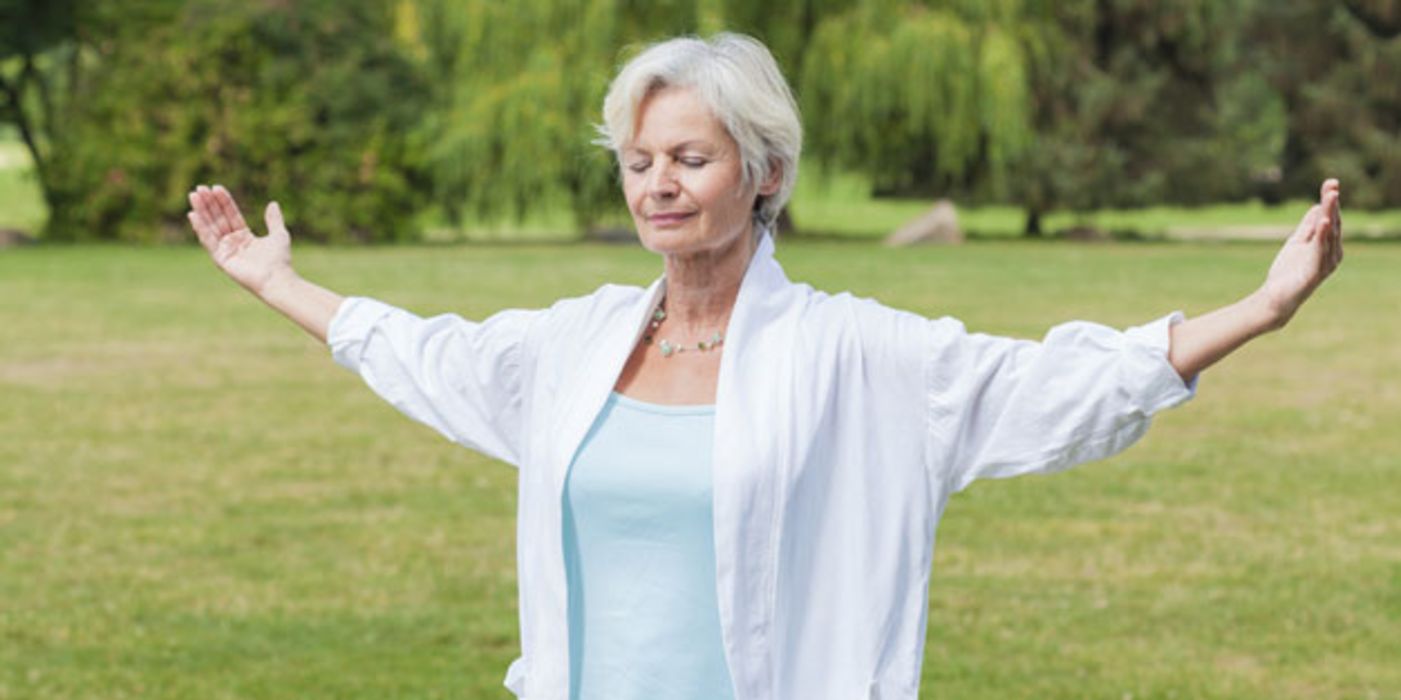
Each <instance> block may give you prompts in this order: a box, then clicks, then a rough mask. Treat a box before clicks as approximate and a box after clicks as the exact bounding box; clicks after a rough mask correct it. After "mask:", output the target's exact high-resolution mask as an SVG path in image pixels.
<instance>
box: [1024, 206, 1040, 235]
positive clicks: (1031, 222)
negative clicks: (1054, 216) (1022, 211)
mask: <svg viewBox="0 0 1401 700" xmlns="http://www.w3.org/2000/svg"><path fill="white" fill-rule="evenodd" d="M1042 234H1043V231H1042V230H1041V210H1040V209H1036V208H1028V209H1027V210H1026V228H1024V229H1023V230H1022V235H1024V236H1026V237H1027V238H1040V237H1041V235H1042Z"/></svg>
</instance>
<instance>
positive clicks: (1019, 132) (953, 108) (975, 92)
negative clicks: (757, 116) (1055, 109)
mask: <svg viewBox="0 0 1401 700" xmlns="http://www.w3.org/2000/svg"><path fill="white" fill-rule="evenodd" d="M1043 14H1044V13H1043V11H1042V10H1041V9H1040V6H1039V4H1037V3H1026V2H1014V1H1005V0H1004V1H997V2H986V3H985V2H975V1H972V0H965V1H961V0H950V1H945V2H929V3H922V4H915V3H903V2H895V1H894V0H863V1H861V2H858V3H856V5H855V6H854V7H853V8H852V9H850V10H849V11H847V12H844V13H842V14H840V15H837V16H834V17H830V18H828V19H826V20H824V21H823V22H821V23H820V24H819V25H818V26H817V28H816V31H815V32H814V35H813V37H812V40H811V41H810V42H809V44H808V46H807V49H806V52H805V55H804V59H803V64H802V75H801V78H800V81H799V95H800V100H801V103H802V108H803V115H804V119H805V121H806V124H805V126H806V131H807V135H808V136H807V144H806V146H807V151H808V153H809V154H810V155H811V156H812V157H814V158H815V159H816V160H817V162H818V163H819V164H820V165H821V166H823V170H827V169H830V168H836V169H842V170H850V171H857V172H861V173H864V174H865V175H867V176H869V177H870V178H871V181H872V183H873V187H874V190H875V193H876V194H877V195H901V196H962V197H965V198H967V197H999V196H1004V195H1005V192H1006V191H1007V183H1008V180H1009V177H1010V176H1011V175H1012V170H1013V168H1014V166H1015V164H1016V163H1017V162H1018V161H1019V160H1020V159H1021V158H1022V157H1023V156H1024V154H1025V153H1026V152H1027V151H1028V149H1029V148H1030V147H1031V145H1032V142H1033V136H1034V132H1033V128H1032V114H1031V111H1032V92H1031V85H1030V64H1031V63H1032V62H1033V61H1035V60H1037V58H1038V56H1039V55H1040V54H1041V53H1042V52H1043V51H1044V50H1045V47H1046V42H1045V41H1044V40H1043V38H1042V35H1043V33H1044V30H1043V27H1044V20H1043Z"/></svg>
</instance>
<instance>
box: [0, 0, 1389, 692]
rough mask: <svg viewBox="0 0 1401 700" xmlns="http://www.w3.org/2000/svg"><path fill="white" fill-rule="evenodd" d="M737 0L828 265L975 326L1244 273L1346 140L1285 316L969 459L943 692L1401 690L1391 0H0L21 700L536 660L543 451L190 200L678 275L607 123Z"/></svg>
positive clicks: (0, 681)
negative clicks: (1049, 466) (784, 107)
mask: <svg viewBox="0 0 1401 700" xmlns="http://www.w3.org/2000/svg"><path fill="white" fill-rule="evenodd" d="M718 30H735V31H742V32H747V33H751V34H753V35H755V36H757V37H759V38H761V39H762V40H763V41H764V42H766V43H767V44H768V45H769V46H770V47H771V48H772V50H773V51H774V53H775V54H776V56H777V58H778V60H779V62H780V63H781V64H782V66H783V69H784V71H785V72H786V74H787V75H788V77H789V79H790V81H791V82H792V84H793V86H794V88H795V90H796V93H797V97H798V100H799V102H800V105H801V107H802V111H803V118H804V120H805V129H806V144H805V145H806V148H805V153H804V156H805V157H804V159H803V165H802V173H801V176H800V178H799V181H798V189H797V192H796V193H795V196H794V198H793V201H792V203H791V206H790V207H789V210H788V211H787V212H786V213H785V217H784V224H785V230H784V232H783V235H782V237H781V241H780V243H779V247H778V256H779V259H780V260H781V261H782V263H783V265H784V267H785V270H786V271H787V273H788V274H789V276H790V277H792V278H793V279H795V280H799V281H804V282H810V283H811V284H813V285H814V286H815V287H817V288H819V289H825V290H830V291H833V292H837V291H841V290H851V291H852V292H853V293H855V294H857V295H861V296H869V297H874V298H876V299H878V300H879V301H881V302H882V303H885V304H887V305H890V306H893V307H896V308H902V309H908V310H910V311H913V312H916V313H919V314H922V315H925V316H928V317H937V316H943V315H951V316H955V317H957V318H959V319H961V320H963V321H964V322H965V323H966V324H967V326H968V327H969V328H970V329H971V330H975V331H984V332H989V333H996V334H1001V335H1011V336H1018V337H1026V338H1037V337H1040V336H1041V335H1042V334H1043V333H1045V331H1046V329H1047V328H1049V327H1051V326H1052V325H1054V324H1056V323H1058V322H1061V321H1065V320H1070V319H1090V320H1095V321H1099V322H1102V323H1106V324H1110V325H1113V326H1115V327H1120V328H1123V327H1127V326H1130V325H1137V324H1140V323H1144V322H1147V321H1149V320H1151V319H1153V318H1156V317H1159V316H1161V315H1162V314H1165V313H1167V312H1169V311H1172V310H1173V309H1181V310H1183V311H1185V312H1186V313H1187V314H1188V315H1189V316H1190V315H1195V314H1200V313H1203V312H1205V311H1208V310H1210V309H1213V308H1216V307H1219V306H1221V305H1224V304H1227V303H1230V302H1232V301H1235V300H1236V299H1238V298H1240V297H1241V296H1242V295H1244V294H1246V293H1248V292H1249V291H1251V290H1252V289H1255V288H1256V286H1258V285H1259V284H1260V282H1261V281H1262V280H1263V278H1264V274H1265V271H1266V270H1267V269H1268V267H1269V264H1270V261H1271V260H1272V258H1273V256H1274V255H1275V251H1276V250H1277V249H1278V245H1279V243H1278V242H1279V240H1280V239H1281V238H1283V236H1285V235H1286V234H1287V233H1288V232H1289V231H1291V230H1292V229H1293V227H1294V225H1295V223H1296V222H1297V221H1298V220H1299V218H1300V216H1301V215H1302V214H1303V213H1304V211H1305V210H1306V208H1307V206H1308V204H1309V202H1310V200H1312V199H1313V198H1315V197H1316V196H1317V191H1318V186H1319V183H1320V181H1321V180H1322V179H1323V178H1324V177H1325V176H1334V177H1338V178H1340V179H1341V180H1342V181H1343V203H1344V206H1343V210H1344V212H1345V214H1344V217H1345V219H1346V222H1347V225H1346V231H1347V238H1348V254H1347V260H1346V262H1345V263H1344V264H1343V266H1342V268H1341V269H1340V271H1339V272H1338V273H1337V274H1336V275H1335V276H1334V278H1333V279H1331V280H1330V281H1329V282H1328V283H1327V284H1326V285H1324V286H1323V287H1322V288H1321V289H1320V290H1319V291H1318V292H1317V293H1316V294H1315V295H1314V297H1313V298H1312V299H1311V300H1310V302H1309V303H1308V304H1307V305H1306V306H1305V307H1304V309H1303V310H1302V311H1301V313H1300V314H1299V316H1298V317H1296V318H1295V320H1294V321H1293V322H1292V323H1291V325H1290V326H1289V328H1287V329H1285V330H1283V331H1282V332H1279V333H1274V334H1271V335H1270V336H1269V337H1268V338H1264V339H1261V340H1259V341H1257V342H1254V343H1252V344H1250V345H1249V346H1247V347H1245V348H1244V349H1242V350H1241V351H1239V352H1238V353H1236V354H1235V355H1233V356H1232V357H1230V358H1228V359H1227V360H1226V361H1225V362H1223V363H1222V364H1221V365H1220V366H1218V367H1215V368H1213V369H1212V370H1211V371H1210V372H1208V373H1207V374H1206V375H1205V376H1204V377H1203V378H1202V380H1201V384H1200V394H1199V396H1198V397H1197V398H1196V399H1195V400H1193V401H1192V402H1190V403H1188V404H1186V405H1185V406H1183V407H1181V408H1177V409H1174V410H1172V411H1169V412H1166V413H1164V414H1162V415H1160V416H1158V417H1157V418H1156V419H1155V425H1154V428H1153V430H1152V431H1150V433H1149V434H1148V436H1147V437H1146V438H1145V439H1144V440H1143V442H1142V443H1141V444H1139V445H1137V446H1135V447H1134V448H1132V449H1131V450H1129V451H1128V452H1126V453H1125V454H1123V455H1121V456H1119V457H1116V458H1115V459H1113V460H1110V461H1109V462H1108V463H1106V464H1099V465H1087V466H1085V467H1081V468H1079V469H1075V470H1072V471H1070V472H1068V473H1066V474H1062V475H1056V476H1054V477H1049V478H1025V479H1013V480H1009V481H999V482H988V483H980V484H977V485H975V486H974V487H973V488H971V489H969V490H968V491H966V492H964V493H961V494H960V495H959V496H958V497H957V498H955V499H953V501H952V503H951V505H950V507H949V510H948V512H947V513H946V515H945V517H944V518H943V520H942V521H941V523H940V534H939V537H940V539H939V546H938V548H937V551H936V554H935V557H934V570H933V574H932V578H931V597H930V603H929V618H928V622H929V628H928V638H927V644H926V647H925V650H924V653H925V659H924V666H923V670H924V676H923V679H922V686H921V689H922V692H923V695H922V696H923V697H928V698H960V699H961V700H969V699H972V700H1009V699H1017V698H1024V699H1026V700H1048V699H1064V700H1084V699H1086V698H1091V699H1109V700H1130V699H1139V700H1142V699H1147V698H1153V699H1164V700H1166V699H1168V698H1181V699H1184V700H1185V699H1189V698H1192V699H1195V698H1213V699H1219V700H1317V699H1319V698H1350V699H1351V698H1358V699H1380V700H1401V664H1398V663H1397V662H1398V659H1401V548H1398V543H1401V518H1398V517H1397V514H1398V513H1401V431H1397V430H1396V426H1397V425H1398V424H1401V353H1398V351H1397V348H1398V347H1401V324H1398V323H1397V320H1396V319H1397V318H1401V275H1397V274H1396V271H1397V270H1398V269H1401V246H1397V245H1395V242H1396V241H1397V240H1401V208H1399V207H1401V130H1398V126H1401V37H1398V33H1401V1H1397V0H1339V1H1336V2H1333V1H1326V0H1309V1H1300V2H1271V1H1268V0H1239V1H1237V2H1216V1H1214V0H1161V1H1159V2H1149V1H1145V0H1065V1H1061V2H1051V1H1049V0H1044V1H1043V0H1024V1H1021V2H1018V1H1014V0H988V1H986V2H978V1H976V0H929V1H927V2H897V1H895V0H768V1H767V2H745V1H740V0H656V1H650V2H648V1H642V0H569V1H565V0H515V1H512V2H506V1H491V2H487V1H482V0H125V1H121V2H118V1H115V0H90V1H87V2H77V1H74V0H0V700H68V699H75V700H78V699H81V700H88V699H94V700H96V699H100V700H108V699H115V698H133V699H140V700H156V699H168V700H189V699H190V698H202V699H204V698H207V699H210V700H217V699H221V698H265V699H285V700H306V699H308V698H336V699H337V700H342V699H347V698H360V699H364V700H384V699H385V698H414V699H426V698H507V697H509V693H508V692H507V691H506V690H505V689H504V688H503V687H502V685H501V681H502V678H503V676H504V674H505V670H506V667H507V665H508V664H509V663H510V661H511V660H512V659H514V658H515V657H516V655H517V654H518V653H519V649H520V640H519V637H518V628H517V609H516V570H515V557H514V546H515V541H514V536H515V535H514V533H515V528H514V524H515V514H516V502H515V494H516V487H517V472H516V471H515V470H513V469H510V468H507V467H504V466H503V465H501V464H499V463H493V462H491V461H490V460H487V459H486V458H484V457H481V456H479V455H477V454H475V453H472V452H470V451H467V450H464V449H462V448H460V447H457V446H454V445H451V444H449V443H447V442H446V441H444V440H442V439H440V438H439V437H438V436H437V435H436V434H435V433H433V432H431V431H430V430H428V429H426V428H424V427H422V426H419V425H417V424H414V423H411V422H410V421H408V420H406V419H404V418H403V417H402V416H400V415H398V414H397V413H396V412H395V411H394V409H393V408H392V407H390V406H389V405H387V404H386V403H384V402H382V401H380V400H379V399H378V398H377V397H375V396H374V395H373V394H372V393H371V392H370V391H369V390H367V389H366V388H365V387H364V386H362V384H361V382H360V381H359V380H358V379H357V378H355V377H354V376H352V375H349V374H347V373H345V372H344V371H343V370H341V369H340V368H338V367H336V366H335V365H334V364H333V363H332V362H331V360H330V357H329V353H328V352H327V350H326V348H325V347H323V346H321V345H319V344H318V343H316V342H315V341H313V340H311V339H310V338H309V337H307V336H306V335H304V334H302V333H301V332H299V331H298V330H297V329H296V328H295V327H293V326H292V325H291V324H289V323H287V322H286V321H285V320H284V319H282V318H280V317H278V316H277V315H276V314H274V313H271V312H269V311H268V310H267V309H266V308H265V307H263V306H262V305H261V304H259V303H257V302H256V301H255V300H253V299H251V298H249V297H248V295H247V294H246V293H244V292H243V291H242V290H241V289H239V288H238V287H237V286H236V285H234V284H232V283H230V282H229V281H228V280H227V279H225V278H224V277H223V276H222V275H221V274H220V273H219V272H218V271H217V270H216V269H215V268H214V267H213V266H212V265H211V264H210V262H209V260H208V257H207V256H206V255H205V254H204V252H203V250H202V249H201V248H200V247H199V246H197V245H194V244H193V243H194V242H193V240H192V236H191V233H190V231H189V230H188V226H187V224H186V221H185V218H184V212H185V211H186V207H187V204H186V199H185V195H186V192H188V191H189V189H190V188H191V187H192V186H194V185H196V184H198V183H215V182H218V183H223V184H225V185H226V186H228V187H229V188H230V189H231V190H232V191H233V192H234V194H235V195H236V196H237V197H238V198H239V201H240V203H241V204H242V205H243V207H244V210H245V214H246V215H247V218H248V219H249V221H250V223H252V224H253V225H254V227H255V229H258V230H261V229H262V222H261V218H262V217H261V215H260V214H261V211H262V207H263V205H264V203H265V202H266V201H267V200H268V199H273V198H275V199H277V200H278V201H280V202H281V204H282V207H283V210H284V211H285V212H286V214H287V216H288V223H289V226H290V228H291V231H292V234H293V238H294V241H295V242H296V245H295V246H294V255H295V260H296V264H297V267H298V271H299V272H300V273H301V274H303V275H305V276H306V277H308V278H309V279H312V280H314V281H316V282H319V283H321V284H324V285H326V286H328V287H330V288H332V289H335V290H338V291H340V292H342V293H345V294H356V295H367V296H374V297H377V298H379V299H383V300H385V301H388V302H390V303H393V304H396V305H399V306H402V307H405V308H408V309H411V310H414V311H416V312H419V313H423V314H425V315H427V314H435V313H443V312H455V313H460V314H462V315H463V316H465V317H468V318H483V317H485V316H487V315H489V314H491V313H494V312H496V311H499V310H501V309H504V308H511V307H518V308H539V307H543V306H547V305H549V304H552V303H554V302H555V301H557V300H558V299H560V298H562V297H567V296H573V295H581V294H587V293H589V292H591V291H592V290H594V289H596V288H598V286H599V285H600V284H604V283H621V284H634V285H645V284H647V283H649V282H651V281H652V280H653V279H655V277H656V276H657V274H658V272H659V269H660V264H659V261H658V260H657V258H656V256H654V255H652V254H650V253H648V252H646V251H645V250H643V249H642V248H641V247H640V246H636V245H613V244H606V243H604V242H603V241H608V240H618V239H621V240H632V234H631V231H630V226H629V223H628V219H627V216H626V212H625V211H624V209H623V202H622V197H621V195H620V194H619V192H618V184H617V178H616V175H615V172H614V166H613V164H612V163H611V162H610V161H609V157H608V154H607V153H606V152H604V151H603V150H601V149H600V148H598V147H596V146H592V145H590V143H589V142H590V140H591V139H592V138H593V136H594V131H593V124H594V122H596V121H597V120H598V119H599V111H600V107H601V100H602V96H603V93H604V90H605V89H606V87H607V84H608V81H609V80H610V79H611V77H612V74H613V72H614V70H615V69H616V68H617V66H619V65H620V63H621V62H622V61H624V60H626V59H627V58H628V57H629V56H631V55H633V54H634V53H635V52H636V51H637V50H638V48H639V47H641V46H643V45H645V44H646V43H647V42H649V41H653V40H657V39H661V38H664V37H668V36H672V35H675V34H679V33H687V32H697V33H701V34H705V33H710V32H713V31H718ZM897 231H898V233H899V235H898V236H895V237H896V238H898V239H900V240H908V239H919V238H931V239H934V240H940V241H944V242H954V241H964V243H963V244H962V245H936V246H911V247H901V248H892V247H887V246H882V245H877V244H876V243H877V242H879V241H881V240H882V239H885V238H887V237H889V236H891V235H892V232H897ZM391 244H392V245H391ZM781 700H789V699H781Z"/></svg>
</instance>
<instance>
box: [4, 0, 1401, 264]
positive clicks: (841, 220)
mask: <svg viewBox="0 0 1401 700" xmlns="http://www.w3.org/2000/svg"><path fill="white" fill-rule="evenodd" d="M0 13H3V15H0V27H3V29H0V39H2V40H3V44H0V100H3V101H0V108H3V109H0V228H4V229H6V230H7V231H8V232H9V233H8V234H7V235H8V236H9V237H11V238H15V237H18V236H24V237H28V238H42V239H45V240H53V241H60V240H61V241H139V242H152V241H188V240H190V232H189V231H188V230H187V229H188V227H187V226H186V224H185V220H184V217H183V212H184V211H185V208H186V203H185V199H184V194H185V192H186V191H187V190H188V189H189V188H190V187H191V185H193V184H195V183H204V182H214V181H218V182H222V183H224V184H225V185H227V186H229V187H230V188H231V189H232V190H233V191H234V192H235V193H236V194H238V195H239V196H241V197H243V199H245V200H246V201H249V202H254V201H256V202H262V201H265V200H266V199H268V198H271V197H276V198H278V199H279V200H280V201H281V202H282V203H283V205H284V209H286V210H287V211H288V212H289V213H290V214H291V215H292V216H293V217H295V218H296V219H297V220H298V227H297V228H295V229H294V231H295V232H296V233H297V234H298V235H299V236H300V237H301V238H302V239H303V240H315V241H327V242H385V241H421V240H461V239H466V240H472V239H481V238H495V239H518V240H519V239H550V240H570V239H578V238H581V237H588V236H590V235H594V234H606V233H607V232H608V230H609V229H613V228H617V227H618V226H620V225H622V224H625V219H624V218H623V217H622V216H621V204H620V197H619V196H618V194H617V186H616V179H615V176H614V174H613V170H612V167H611V166H610V163H609V161H608V158H607V155H606V153H604V152H603V151H602V150H601V149H599V148H597V147H595V146H592V145H590V143H589V141H590V139H591V137H592V136H593V131H592V130H593V124H594V123H596V122H597V121H598V119H599V109H600V105H601V102H602V96H603V93H604V91H605V89H606V87H607V83H608V81H609V79H610V78H611V76H612V72H613V70H614V69H615V68H616V66H617V65H619V63H620V62H621V61H623V60H625V59H626V58H627V57H628V55H630V54H631V53H632V52H634V51H636V49H637V47H639V46H641V45H644V44H645V43H646V42H649V41H653V40H656V39H659V38H662V37H666V36H671V35H675V34H680V33H688V32H698V33H702V34H705V33H710V32H714V31H717V30H723V29H728V30H735V31H742V32H747V33H750V34H753V35H755V36H757V37H759V38H761V39H762V40H763V41H765V42H766V43H767V44H768V45H769V46H770V47H771V49H772V50H773V52H774V53H775V55H776V56H777V58H778V60H779V62H780V63H781V64H782V66H783V68H784V70H785V72H786V74H787V75H788V76H789V79H790V81H791V82H792V84H793V85H794V87H795V88H796V90H797V93H798V97H799V100H800V103H801V107H802V111H803V116H804V120H805V129H806V149H805V154H804V155H805V159H804V176H803V177H802V178H801V181H800V182H801V185H802V188H801V190H800V191H799V193H798V196H797V197H796V199H795V201H794V203H793V205H792V207H791V210H790V212H788V214H789V216H788V217H787V218H786V220H785V221H786V223H787V224H788V225H790V226H792V227H793V229H794V230H795V231H796V232H798V233H799V234H800V235H801V234H802V233H812V234H839V235H876V234H880V233H888V232H889V231H890V230H893V229H894V228H895V227H897V226H898V225H899V224H901V223H903V222H904V221H906V220H908V219H909V218H910V217H911V216H912V215H914V214H917V213H919V212H921V211H923V210H924V209H925V208H927V207H928V206H929V205H930V204H931V203H932V202H933V201H934V200H935V199H937V198H947V199H949V200H951V201H952V202H953V203H955V204H956V205H957V206H958V207H959V209H960V211H961V212H964V216H965V226H964V227H965V228H967V229H969V231H970V232H971V233H972V234H973V235H992V236H1017V235H1033V236H1035V235H1055V234H1057V233H1063V232H1065V231H1067V230H1077V231H1079V232H1080V233H1082V234H1094V233H1100V234H1112V233H1115V232H1118V233H1124V234H1139V235H1146V236H1160V235H1183V236H1191V235H1194V234H1195V235H1224V236H1228V237H1231V236H1240V237H1250V236H1252V235H1273V234H1276V233H1278V230H1279V229H1280V228H1281V227H1282V226H1284V227H1287V224H1288V223H1289V222H1292V221H1293V220H1294V219H1295V218H1296V209H1290V210H1289V211H1288V213H1287V215H1281V214H1278V213H1275V212H1273V211H1272V210H1271V208H1272V207H1275V206H1276V205H1278V204H1280V203H1281V202H1284V201H1287V200H1301V199H1305V198H1309V197H1312V196H1314V194H1315V192H1316V190H1317V186H1318V183H1319V181H1320V180H1321V179H1322V178H1323V177H1324V176H1325V175H1330V176H1334V177H1338V178H1340V179H1341V180H1342V181H1343V182H1344V183H1345V185H1346V195H1345V197H1346V203H1347V206H1348V207H1349V210H1350V211H1354V212H1360V211H1362V210H1368V211H1376V212H1384V211H1386V210H1387V209H1388V208H1390V207H1396V206H1397V205H1398V204H1401V132H1399V131H1398V120H1401V95H1399V94H1398V90H1401V87H1398V86H1401V49H1398V46H1397V42H1396V41H1395V39H1396V36H1397V34H1398V33H1401V3H1396V2H1393V1H1391V0H1347V1H1346V2H1321V1H1320V2H1297V3H1295V2H1290V3H1279V2H1264V1H1252V0H1244V1H1241V2H1230V3H1223V2H1213V1H1209V0H1165V1H1162V2H1143V1H1137V0H1073V1H1070V2H1050V1H1041V0H990V1H986V2H985V1H982V0H941V1H929V2H901V1H897V0H773V1H771V2H763V3H753V2H742V1H739V0H657V1H648V2H638V1H636V0H569V1H559V0H521V1H520V2H486V1H476V0H334V1H333V0H324V1H319V0H282V1H274V0H258V1H252V2H249V1H232V0H141V1H140V2H120V3H118V2H79V1H76V0H48V1H40V0H4V2H3V3H0ZM1207 205H1209V208H1205V209H1203V208H1201V207H1203V206H1207ZM1164 207H1179V208H1180V207H1192V209H1187V210H1180V211H1171V210H1164V209H1163V208H1164ZM1150 208H1151V209H1150ZM1350 223H1353V226H1352V227H1351V229H1350V232H1352V233H1355V234H1375V235H1387V234H1394V233H1398V232H1401V217H1397V216H1388V215H1384V214H1378V215H1376V216H1368V217H1363V218H1359V219H1356V220H1355V222H1350ZM1261 227H1264V228H1263V229H1262V228H1261Z"/></svg>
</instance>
